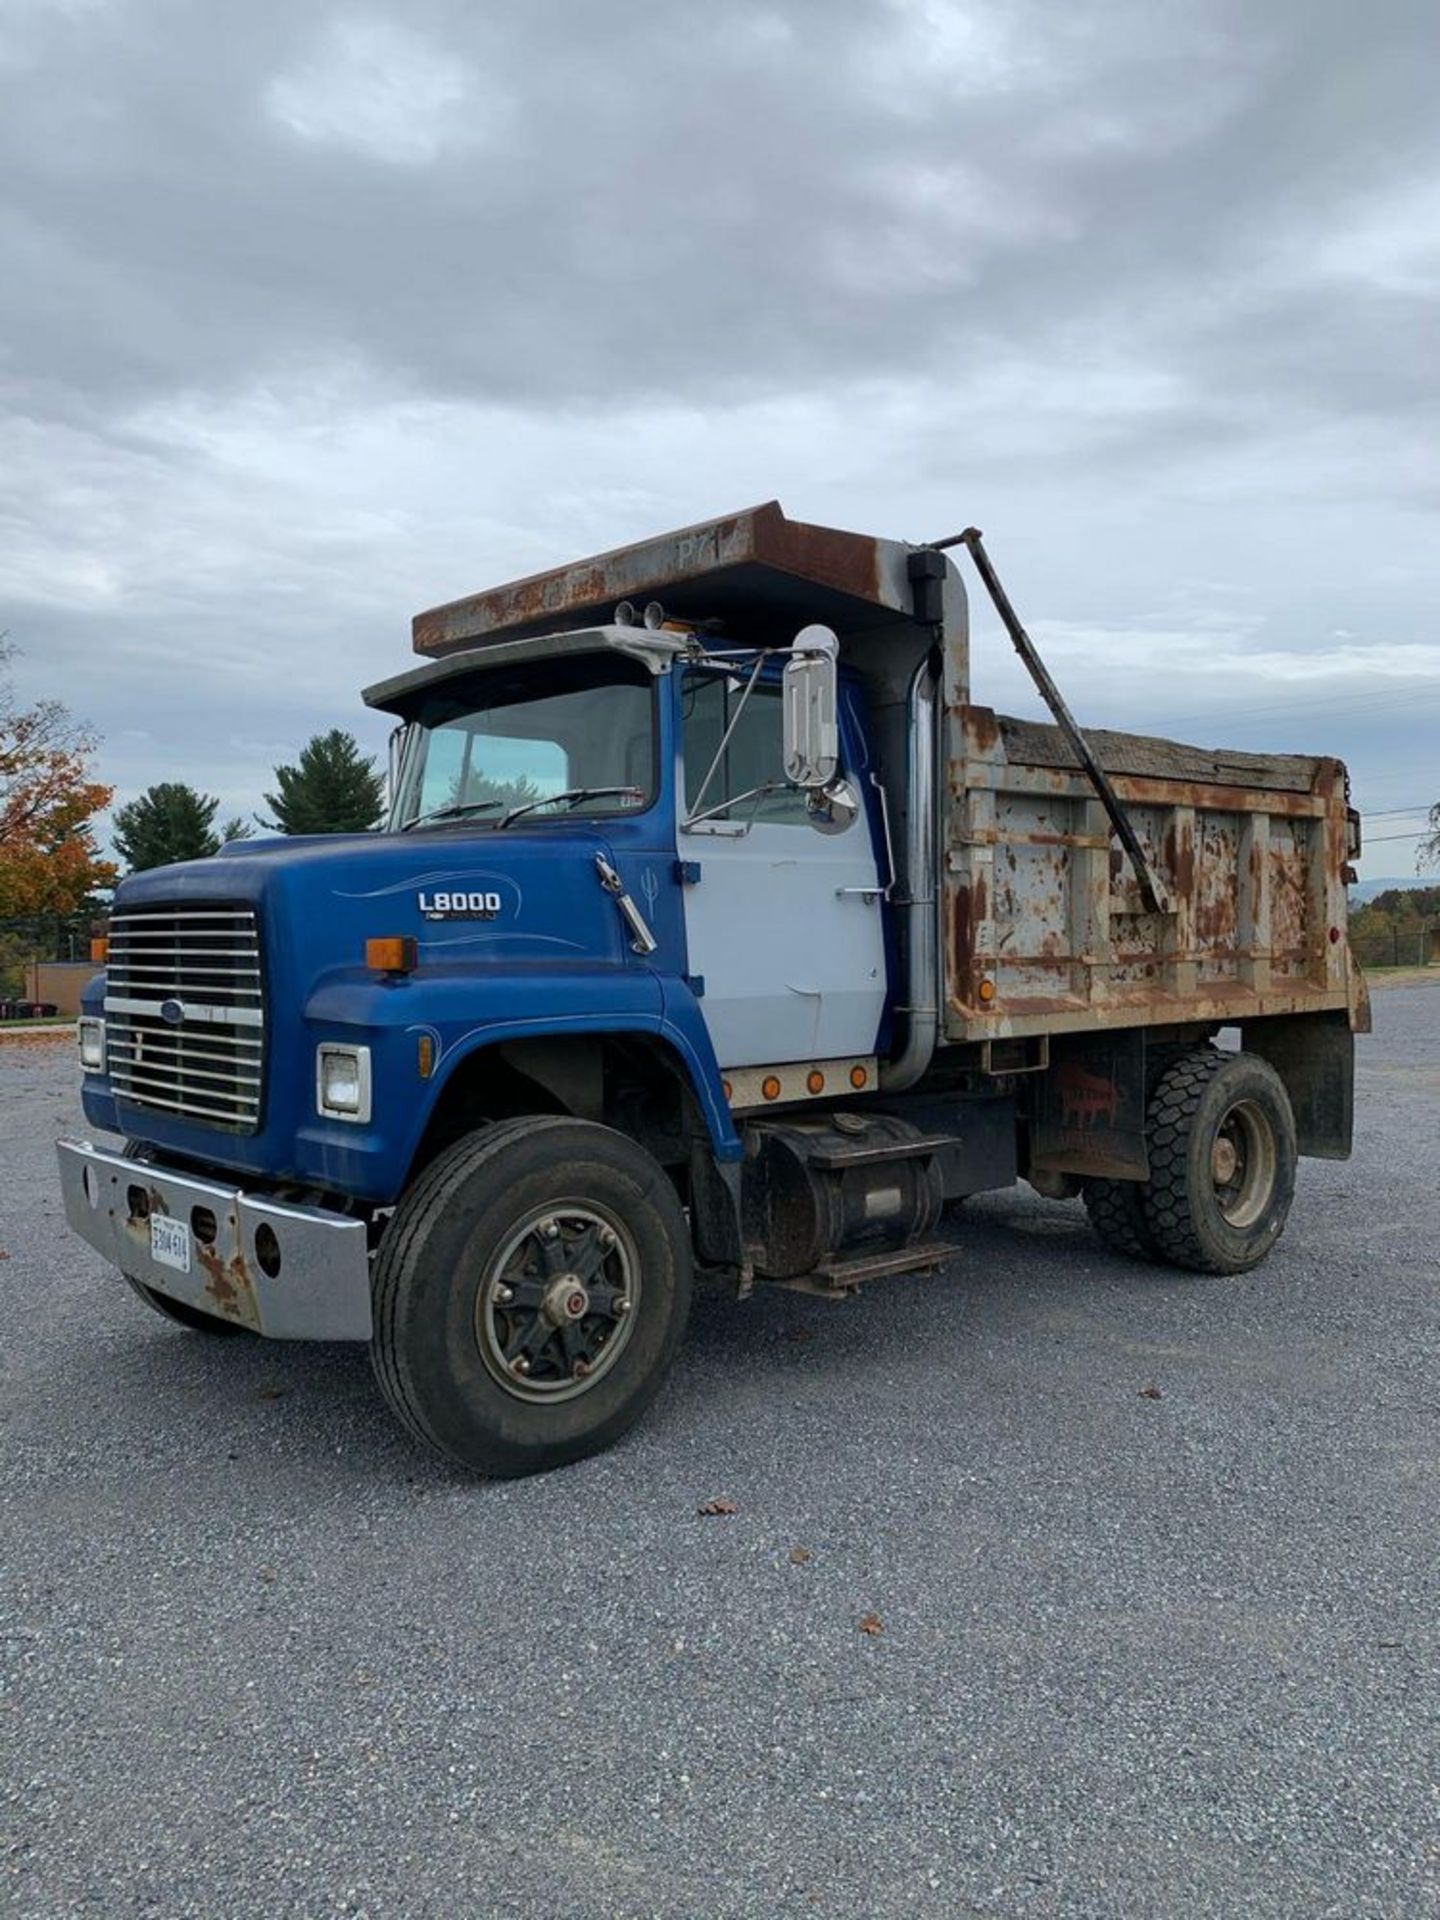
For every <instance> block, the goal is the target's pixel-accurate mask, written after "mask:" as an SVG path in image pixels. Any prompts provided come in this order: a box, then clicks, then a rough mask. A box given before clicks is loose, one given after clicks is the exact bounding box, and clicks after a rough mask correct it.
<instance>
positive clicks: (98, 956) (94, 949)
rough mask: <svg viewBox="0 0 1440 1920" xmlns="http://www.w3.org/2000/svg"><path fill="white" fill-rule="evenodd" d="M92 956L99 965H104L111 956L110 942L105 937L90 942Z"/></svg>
mask: <svg viewBox="0 0 1440 1920" xmlns="http://www.w3.org/2000/svg"><path fill="white" fill-rule="evenodd" d="M90 958H91V959H92V960H93V961H94V963H95V965H96V966H97V967H103V966H104V964H105V962H106V961H107V960H108V959H109V958H110V942H109V941H108V940H104V939H96V940H92V941H91V942H90Z"/></svg>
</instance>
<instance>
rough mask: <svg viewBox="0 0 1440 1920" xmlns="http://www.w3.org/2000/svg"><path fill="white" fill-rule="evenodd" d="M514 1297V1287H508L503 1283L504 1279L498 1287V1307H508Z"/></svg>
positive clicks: (496, 1296) (496, 1295) (496, 1299)
mask: <svg viewBox="0 0 1440 1920" xmlns="http://www.w3.org/2000/svg"><path fill="white" fill-rule="evenodd" d="M514 1298H515V1289H514V1288H513V1287H507V1286H506V1285H505V1284H504V1283H503V1281H502V1282H501V1284H500V1285H499V1286H498V1287H496V1289H495V1304H496V1306H497V1307H508V1306H509V1304H510V1302H511V1301H512V1300H513V1299H514Z"/></svg>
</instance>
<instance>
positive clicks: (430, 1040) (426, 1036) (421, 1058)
mask: <svg viewBox="0 0 1440 1920" xmlns="http://www.w3.org/2000/svg"><path fill="white" fill-rule="evenodd" d="M418 1064H419V1067H420V1078H421V1079H422V1080H428V1079H429V1078H430V1076H431V1074H432V1073H434V1071H435V1036H434V1034H433V1033H422V1034H421V1036H420V1045H419V1048H418Z"/></svg>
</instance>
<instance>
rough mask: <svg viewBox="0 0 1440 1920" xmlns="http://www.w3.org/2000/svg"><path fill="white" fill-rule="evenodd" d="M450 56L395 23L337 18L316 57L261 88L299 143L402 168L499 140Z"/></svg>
mask: <svg viewBox="0 0 1440 1920" xmlns="http://www.w3.org/2000/svg"><path fill="white" fill-rule="evenodd" d="M478 92H479V89H478V87H477V83H476V76H475V75H474V73H473V71H472V70H471V69H470V68H469V67H468V66H467V64H466V63H465V62H464V61H463V60H460V59H457V58H456V57H455V56H454V55H453V54H449V53H446V52H445V51H443V50H442V49H440V48H437V47H434V46H432V45H430V44H429V43H428V42H427V41H426V40H424V39H423V38H422V37H421V36H420V35H418V34H416V33H413V32H411V31H410V30H409V29H408V28H406V27H404V26H401V25H400V24H399V23H398V22H395V21H389V20H383V19H346V20H335V21H332V22H331V23H330V24H329V25H328V27H327V28H326V29H325V31H324V33H323V35H322V37H321V42H320V45H319V47H318V48H317V50H316V51H315V53H314V54H312V55H311V56H310V57H309V58H307V59H305V60H303V61H302V62H301V63H300V64H299V65H297V66H296V67H294V68H293V69H291V70H290V71H288V72H285V73H280V74H277V75H276V76H275V78H274V79H273V80H271V81H270V82H269V83H268V84H267V86H266V87H265V89H264V93H263V96H262V97H263V101H264V105H265V108H266V111H267V112H268V113H269V114H271V116H272V117H273V118H274V119H276V120H277V121H279V122H280V124H281V125H282V126H284V127H286V128H288V129H289V131H290V132H291V133H293V134H295V135H297V136H298V137H299V138H300V139H301V140H303V141H309V142H313V143H314V144H315V145H317V146H332V147H338V148H341V149H345V150H349V151H351V152H353V153H356V154H360V155H362V156H368V157H373V158H375V159H378V160H384V161H388V162H390V163H391V164H393V165H396V166H418V165H424V164H426V163H428V162H430V161H433V160H435V159H436V158H437V157H438V156H439V155H440V154H441V153H443V152H444V151H446V149H447V148H455V147H460V146H468V145H471V144H475V143H478V142H481V141H483V140H484V139H486V138H489V139H491V140H493V139H494V138H495V137H496V136H497V134H498V132H499V130H500V129H499V126H498V125H497V121H498V120H499V118H500V115H499V111H498V107H497V103H496V102H495V101H494V100H490V101H482V100H481V99H480V98H478V97H477V95H478Z"/></svg>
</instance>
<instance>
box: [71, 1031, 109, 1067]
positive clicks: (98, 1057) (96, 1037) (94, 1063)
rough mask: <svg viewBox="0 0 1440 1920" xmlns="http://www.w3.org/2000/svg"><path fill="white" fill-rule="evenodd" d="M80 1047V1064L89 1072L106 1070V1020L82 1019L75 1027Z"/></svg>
mask: <svg viewBox="0 0 1440 1920" xmlns="http://www.w3.org/2000/svg"><path fill="white" fill-rule="evenodd" d="M75 1035H76V1039H77V1041H78V1043H79V1047H80V1064H81V1066H82V1067H83V1068H84V1069H85V1071H86V1072H87V1073H103V1072H104V1071H105V1022H104V1021H103V1020H81V1021H79V1022H78V1023H77V1025H76V1029H75Z"/></svg>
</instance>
